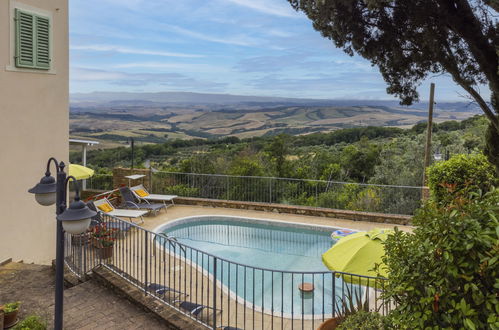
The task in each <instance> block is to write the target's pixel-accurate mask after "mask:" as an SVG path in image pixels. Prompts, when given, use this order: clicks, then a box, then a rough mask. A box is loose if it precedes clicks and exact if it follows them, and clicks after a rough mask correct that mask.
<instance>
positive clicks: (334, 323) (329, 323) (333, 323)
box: [317, 317, 340, 330]
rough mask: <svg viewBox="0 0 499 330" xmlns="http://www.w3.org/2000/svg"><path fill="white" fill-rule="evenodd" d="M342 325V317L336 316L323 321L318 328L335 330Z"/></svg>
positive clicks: (318, 329) (319, 329) (320, 329)
mask: <svg viewBox="0 0 499 330" xmlns="http://www.w3.org/2000/svg"><path fill="white" fill-rule="evenodd" d="M339 325H340V318H338V317H335V318H332V319H327V320H326V321H324V322H322V323H321V325H319V327H318V328H317V330H333V329H336V328H337V327H338V326H339Z"/></svg>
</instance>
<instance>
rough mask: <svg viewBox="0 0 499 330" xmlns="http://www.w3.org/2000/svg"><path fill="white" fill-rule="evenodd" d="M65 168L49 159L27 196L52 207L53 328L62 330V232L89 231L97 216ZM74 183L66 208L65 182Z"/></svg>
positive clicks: (78, 232)
mask: <svg viewBox="0 0 499 330" xmlns="http://www.w3.org/2000/svg"><path fill="white" fill-rule="evenodd" d="M51 162H54V164H55V165H56V170H57V181H56V179H55V178H54V177H53V176H51V175H50V163H51ZM64 167H66V165H65V164H64V162H60V163H59V162H58V161H57V160H56V159H55V158H53V157H51V158H50V159H49V160H48V162H47V171H46V172H45V176H44V177H42V179H41V180H40V182H39V183H37V184H36V185H35V186H34V187H33V188H31V189H30V190H28V192H30V193H32V194H35V199H36V201H37V202H38V203H39V204H40V205H43V206H49V205H53V204H54V203H55V204H56V214H57V217H56V219H57V238H56V239H57V242H56V259H55V260H56V266H55V313H54V328H55V329H56V330H61V329H62V324H63V322H62V319H63V299H64V296H63V293H64V231H66V232H68V233H70V234H81V233H84V232H85V231H86V230H87V229H88V228H89V227H90V222H91V218H92V217H93V216H95V215H96V214H97V212H95V211H92V210H90V209H89V208H88V207H87V206H86V204H85V203H84V202H82V201H81V200H80V189H79V187H78V183H77V182H76V179H75V178H74V177H72V176H69V177H66V173H65V172H64ZM70 179H71V180H73V181H74V182H75V189H76V195H75V199H74V202H72V203H71V204H70V205H69V208H66V199H67V185H68V182H69V180H70Z"/></svg>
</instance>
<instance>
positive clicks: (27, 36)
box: [16, 9, 35, 68]
mask: <svg viewBox="0 0 499 330" xmlns="http://www.w3.org/2000/svg"><path fill="white" fill-rule="evenodd" d="M33 30H34V24H33V15H32V14H29V13H26V12H23V11H20V10H19V9H16V66H18V67H28V68H31V67H33V66H34V64H35V49H34V33H33V32H34V31H33Z"/></svg>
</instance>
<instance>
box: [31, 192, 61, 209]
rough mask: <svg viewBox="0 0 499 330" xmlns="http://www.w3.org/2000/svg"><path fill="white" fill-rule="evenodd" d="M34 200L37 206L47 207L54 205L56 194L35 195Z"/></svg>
mask: <svg viewBox="0 0 499 330" xmlns="http://www.w3.org/2000/svg"><path fill="white" fill-rule="evenodd" d="M35 199H36V201H37V202H38V204H40V205H43V206H49V205H53V204H55V200H56V193H55V192H50V193H46V194H35Z"/></svg>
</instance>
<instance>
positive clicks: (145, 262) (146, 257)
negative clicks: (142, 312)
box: [144, 231, 149, 296]
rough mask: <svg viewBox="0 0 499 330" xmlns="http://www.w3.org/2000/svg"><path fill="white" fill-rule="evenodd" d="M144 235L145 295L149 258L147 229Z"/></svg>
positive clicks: (145, 292)
mask: <svg viewBox="0 0 499 330" xmlns="http://www.w3.org/2000/svg"><path fill="white" fill-rule="evenodd" d="M144 235H145V239H144V244H145V247H144V254H145V256H144V271H145V273H144V294H145V295H146V296H147V280H148V278H147V273H148V268H147V266H148V259H149V253H148V250H149V249H148V244H147V238H148V236H147V231H144Z"/></svg>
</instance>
